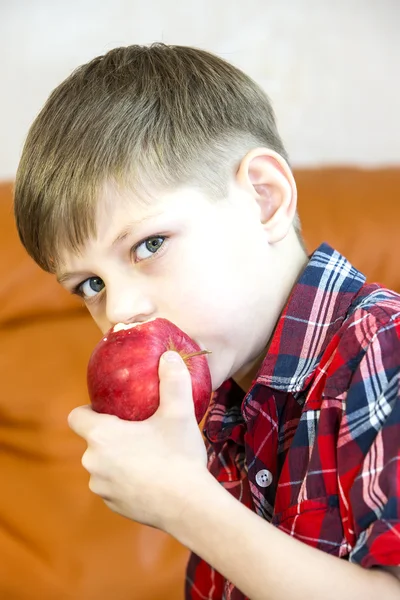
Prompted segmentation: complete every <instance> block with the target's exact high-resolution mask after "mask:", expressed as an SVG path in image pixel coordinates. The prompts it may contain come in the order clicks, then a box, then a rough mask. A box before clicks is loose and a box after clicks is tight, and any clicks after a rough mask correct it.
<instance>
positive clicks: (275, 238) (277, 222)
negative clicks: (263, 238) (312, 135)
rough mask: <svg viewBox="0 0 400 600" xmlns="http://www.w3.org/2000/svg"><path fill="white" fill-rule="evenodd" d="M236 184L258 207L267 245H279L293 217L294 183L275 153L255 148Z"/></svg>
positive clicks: (246, 158) (245, 161) (242, 163)
mask: <svg viewBox="0 0 400 600" xmlns="http://www.w3.org/2000/svg"><path fill="white" fill-rule="evenodd" d="M236 181H237V183H238V184H239V185H240V186H241V187H244V188H245V189H246V190H247V191H248V192H250V193H251V194H252V196H253V198H254V199H255V201H256V202H257V204H258V207H259V210H260V220H261V223H262V225H263V227H264V230H265V232H266V233H267V234H268V241H269V243H271V244H274V243H276V242H279V241H280V240H282V239H283V238H284V237H285V236H286V234H287V233H288V231H289V229H290V226H291V225H292V223H293V220H294V217H295V215H296V207H297V189H296V183H295V180H294V177H293V174H292V171H291V170H290V167H289V165H288V164H287V162H286V161H285V160H284V159H283V158H282V156H280V155H279V154H278V153H277V152H274V151H273V150H269V149H267V148H255V149H253V150H251V151H250V152H248V154H246V156H245V157H244V158H243V159H242V161H241V163H240V165H239V169H238V171H237V173H236Z"/></svg>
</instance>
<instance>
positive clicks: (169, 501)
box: [68, 352, 212, 531]
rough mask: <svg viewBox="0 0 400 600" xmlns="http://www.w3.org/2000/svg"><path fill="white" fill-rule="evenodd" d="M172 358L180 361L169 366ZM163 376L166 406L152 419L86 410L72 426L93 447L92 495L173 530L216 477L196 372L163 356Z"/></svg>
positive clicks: (72, 418)
mask: <svg viewBox="0 0 400 600" xmlns="http://www.w3.org/2000/svg"><path fill="white" fill-rule="evenodd" d="M171 354H172V355H173V356H175V357H176V360H175V361H173V362H167V360H166V359H165V357H166V355H171ZM159 377H160V406H159V408H158V410H157V412H156V413H155V414H154V415H153V416H152V417H150V418H149V419H147V420H146V421H142V422H130V421H123V420H121V419H118V418H117V417H115V416H111V415H104V414H99V413H96V412H94V411H93V410H92V409H91V407H90V406H81V407H79V408H75V409H74V410H73V411H72V412H71V413H70V415H69V418H68V422H69V425H70V427H71V429H72V430H73V431H75V433H77V434H78V435H80V436H81V437H82V438H84V439H85V440H86V442H87V444H88V448H87V450H86V452H85V453H84V455H83V458H82V464H83V466H84V467H85V469H86V470H87V471H88V472H89V473H90V483H89V487H90V489H91V490H92V492H94V493H95V494H98V495H99V496H101V497H102V498H103V499H104V501H105V503H106V504H107V506H108V507H109V508H111V509H112V510H113V511H115V512H117V513H120V514H121V515H123V516H125V517H128V518H130V519H133V520H135V521H139V522H141V523H145V524H147V525H152V526H154V527H157V528H159V529H163V530H166V531H168V530H169V529H171V528H172V527H173V524H174V523H175V522H176V520H179V515H180V513H181V511H182V510H183V509H184V506H185V504H186V503H187V501H188V499H189V498H190V496H191V495H192V494H196V493H197V490H199V489H200V488H204V487H206V486H207V483H208V482H209V481H210V478H211V475H210V474H209V472H208V471H207V455H206V450H205V447H204V443H203V439H202V436H201V433H200V430H199V428H198V425H197V422H196V419H195V414H194V405H193V398H192V385H191V379H190V374H189V371H188V369H187V368H186V365H185V363H184V362H183V360H182V359H181V358H180V356H179V354H177V353H175V352H167V353H165V354H164V355H163V357H161V360H160V364H159ZM211 479H212V478H211ZM199 486H200V487H199Z"/></svg>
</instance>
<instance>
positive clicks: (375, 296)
mask: <svg viewBox="0 0 400 600" xmlns="http://www.w3.org/2000/svg"><path fill="white" fill-rule="evenodd" d="M399 374H400V296H399V295H398V294H396V293H394V292H391V291H389V290H386V289H383V288H382V287H381V286H379V285H377V284H372V285H366V284H365V277H364V276H363V275H362V274H361V273H360V272H359V271H357V270H356V269H354V268H353V267H352V266H351V265H350V263H349V262H348V261H347V260H346V259H345V258H344V257H343V256H341V255H340V254H339V253H338V252H336V251H335V250H333V249H332V248H330V247H329V246H328V245H326V244H324V245H322V246H321V247H320V248H319V249H318V250H317V251H316V252H315V253H314V254H313V256H312V257H311V259H310V262H309V264H308V266H307V267H306V269H305V270H304V272H303V274H302V276H301V278H300V280H299V282H298V283H297V284H296V286H295V288H294V290H293V292H292V294H291V296H290V298H289V301H288V304H287V305H286V308H285V310H284V312H283V314H282V316H281V318H280V320H279V322H278V326H277V329H276V332H275V334H274V336H273V339H272V341H271V345H270V349H269V351H268V354H267V356H266V358H265V360H264V362H263V365H262V367H261V369H260V371H259V373H258V375H257V377H256V379H255V380H254V381H253V384H252V387H251V389H250V390H249V392H248V393H247V394H246V395H244V393H243V392H242V391H241V390H240V388H239V387H238V386H237V385H236V384H235V383H234V382H233V380H228V381H226V382H225V383H224V384H223V385H222V386H221V388H220V389H219V390H218V391H217V392H216V393H215V394H214V397H213V401H212V404H211V407H210V411H209V415H208V418H207V421H206V426H205V431H204V433H205V436H206V440H207V447H208V464H209V470H210V471H211V473H212V474H213V475H214V476H215V477H216V478H217V480H218V481H219V482H221V484H222V485H223V486H224V487H225V488H226V489H227V490H229V492H230V493H231V494H233V495H234V496H235V497H236V498H237V499H238V500H240V502H242V503H244V504H246V505H247V506H248V507H249V508H251V509H252V510H254V511H255V512H256V513H257V514H258V515H260V517H262V518H263V519H266V520H267V521H269V522H271V523H272V524H273V525H275V526H276V527H278V528H279V529H281V530H282V531H284V532H286V533H287V534H288V535H292V536H294V537H295V538H297V539H299V540H301V541H302V542H304V543H306V544H309V545H310V546H313V547H314V548H319V549H320V550H323V551H324V552H328V553H330V554H333V555H334V556H338V557H341V558H344V559H346V560H349V561H351V562H354V563H358V564H360V565H361V566H363V567H366V568H369V567H373V566H378V565H386V566H398V565H400V400H399V398H400V375H399ZM266 543H268V540H266ZM288 568H290V562H289V561H288ZM186 598H187V599H192V600H200V599H201V600H205V599H208V600H212V599H214V600H244V598H245V597H244V595H243V594H242V593H241V592H240V591H239V590H238V589H236V588H235V587H234V586H233V585H232V584H231V583H230V582H228V581H226V580H225V579H224V578H223V577H222V576H221V575H220V574H219V573H217V572H216V571H215V570H214V569H213V568H212V567H211V566H209V565H208V564H206V563H205V562H204V561H202V560H201V559H200V558H199V557H197V556H196V555H193V554H192V556H191V558H190V561H189V565H188V570H187V578H186Z"/></svg>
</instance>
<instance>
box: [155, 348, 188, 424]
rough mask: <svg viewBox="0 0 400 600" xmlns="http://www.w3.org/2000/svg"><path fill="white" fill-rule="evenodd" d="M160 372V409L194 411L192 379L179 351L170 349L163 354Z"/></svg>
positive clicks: (181, 413) (179, 411)
mask: <svg viewBox="0 0 400 600" xmlns="http://www.w3.org/2000/svg"><path fill="white" fill-rule="evenodd" d="M158 374H159V378H160V408H159V411H161V412H166V413H168V414H176V415H184V414H191V413H194V405H193V395H192V380H191V377H190V373H189V370H188V368H187V367H186V365H185V363H184V361H183V359H182V358H181V357H180V355H179V354H178V353H177V352H171V351H170V352H165V353H164V354H163V355H162V357H161V359H160V364H159V369H158ZM159 411H158V412H159Z"/></svg>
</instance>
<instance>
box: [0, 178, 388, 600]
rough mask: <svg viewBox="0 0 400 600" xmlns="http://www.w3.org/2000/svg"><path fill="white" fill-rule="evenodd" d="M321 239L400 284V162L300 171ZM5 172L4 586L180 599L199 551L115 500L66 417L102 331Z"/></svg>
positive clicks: (45, 595)
mask: <svg viewBox="0 0 400 600" xmlns="http://www.w3.org/2000/svg"><path fill="white" fill-rule="evenodd" d="M296 179H297V182H298V188H299V206H300V216H301V219H302V222H303V232H304V235H305V239H306V242H307V245H308V248H309V249H310V250H311V249H313V248H314V247H315V246H316V245H318V244H319V243H320V242H321V241H324V240H325V241H327V242H329V243H330V244H332V245H334V246H336V247H337V248H338V249H339V250H340V251H342V252H343V253H344V254H345V255H346V256H347V257H348V258H349V259H350V260H352V261H353V262H354V264H355V265H356V266H357V267H358V268H360V269H361V270H363V271H364V272H365V273H366V274H367V275H368V277H369V279H370V280H374V281H380V282H383V283H384V284H386V285H387V286H389V287H391V288H393V289H396V290H397V291H398V292H400V269H399V267H398V262H397V261H398V260H399V258H398V257H399V255H400V235H399V233H398V223H399V221H400V202H399V201H398V195H399V190H400V169H380V170H376V171H362V170H357V169H350V168H347V169H342V168H340V169H320V170H309V171H306V170H305V171H298V172H296ZM11 204H12V186H11V184H7V183H5V184H0V278H1V279H0V281H1V284H0V380H1V393H0V449H1V451H0V474H1V475H0V477H1V495H0V598H1V599H2V600H169V599H170V600H179V599H181V598H183V578H184V569H185V564H186V561H187V557H188V552H187V550H186V549H185V548H183V547H182V546H180V545H179V544H178V543H177V542H175V541H174V540H173V539H171V538H170V537H168V536H166V535H164V534H163V533H161V532H158V531H156V530H154V529H151V528H148V527H144V526H141V525H138V524H136V523H132V522H130V521H128V520H126V519H123V518H122V517H120V516H118V515H115V514H113V513H112V512H111V511H109V510H108V509H107V508H106V507H105V505H104V504H103V503H102V501H101V500H100V499H99V498H97V497H96V496H94V495H93V494H91V493H90V492H89V490H88V487H87V481H88V476H87V473H86V472H85V471H84V469H83V468H82V467H81V464H80V460H81V456H82V454H83V452H84V449H85V445H84V443H83V442H82V440H80V439H79V438H78V437H77V436H75V435H74V434H73V433H72V432H71V431H70V430H69V429H68V426H67V423H66V418H67V415H68V413H69V411H70V410H71V409H72V408H73V407H74V406H76V405H79V404H84V403H86V402H87V401H88V399H87V395H86V386H85V371H86V363H87V360H88V357H89V354H90V352H91V349H92V348H93V346H94V345H95V343H96V342H97V341H98V339H99V337H100V333H99V331H98V330H97V329H96V327H95V326H94V324H93V323H92V322H91V320H90V318H89V315H88V314H87V313H86V311H85V309H84V307H83V306H82V305H81V304H80V303H79V301H78V300H76V299H73V298H71V297H69V296H68V295H67V293H66V292H64V291H63V290H62V289H61V288H60V287H58V285H57V284H56V282H55V281H54V279H53V278H52V277H51V276H49V275H47V274H45V273H42V272H41V271H40V270H39V269H38V268H37V267H36V266H35V265H34V264H33V262H32V261H31V260H30V259H29V257H28V256H27V255H26V254H25V252H24V250H23V249H22V247H21V246H20V244H19V241H18V239H17V234H16V232H15V228H14V224H13V218H12V206H11Z"/></svg>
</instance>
